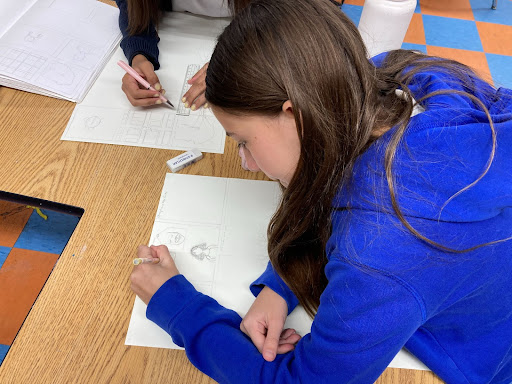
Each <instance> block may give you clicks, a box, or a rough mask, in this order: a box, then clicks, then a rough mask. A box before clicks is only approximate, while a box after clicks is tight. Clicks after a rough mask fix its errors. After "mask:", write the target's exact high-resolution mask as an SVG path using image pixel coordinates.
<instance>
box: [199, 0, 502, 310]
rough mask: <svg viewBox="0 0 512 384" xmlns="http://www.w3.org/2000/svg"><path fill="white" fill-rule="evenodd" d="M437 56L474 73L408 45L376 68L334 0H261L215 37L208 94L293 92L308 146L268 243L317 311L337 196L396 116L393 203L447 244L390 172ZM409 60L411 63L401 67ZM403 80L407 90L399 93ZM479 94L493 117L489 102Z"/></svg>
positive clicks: (246, 102)
mask: <svg viewBox="0 0 512 384" xmlns="http://www.w3.org/2000/svg"><path fill="white" fill-rule="evenodd" d="M432 65H435V66H436V67H438V68H442V69H444V70H446V71H448V72H449V73H453V75H454V76H457V77H459V78H461V79H463V78H467V76H468V73H469V74H472V72H471V71H470V69H469V68H467V67H465V66H462V65H461V64H459V63H456V62H453V61H449V60H443V59H439V58H436V59H433V58H428V57H427V56H425V55H419V54H416V53H413V52H410V51H396V52H392V53H391V54H389V55H388V57H387V59H386V62H385V63H384V65H383V66H382V67H381V68H376V67H375V66H374V65H373V64H372V63H371V62H370V61H369V60H368V59H367V52H366V50H365V48H364V43H363V41H362V39H361V37H360V35H359V32H358V30H357V28H356V26H355V25H354V24H353V23H352V22H351V21H350V20H349V19H348V17H346V16H345V15H344V13H343V12H341V11H340V10H339V8H338V7H336V6H335V5H333V4H332V3H331V2H329V1H327V0H294V1H289V0H255V1H253V2H251V4H250V5H249V6H247V7H246V8H245V9H244V10H243V11H242V12H240V14H238V15H237V16H236V17H235V19H234V20H233V21H232V23H231V24H230V25H229V26H228V27H227V28H226V29H225V31H224V32H223V33H222V34H221V36H220V37H219V39H218V44H217V46H216V48H215V51H214V53H213V55H212V57H211V60H210V64H209V67H208V72H207V77H206V98H207V100H208V102H209V103H211V104H212V105H213V106H215V107H218V108H220V109H222V110H223V111H225V112H227V113H231V114H234V115H264V116H277V115H278V114H279V113H280V112H281V108H282V105H283V103H284V102H285V101H287V100H290V101H291V102H292V105H293V111H294V116H295V122H296V125H297V133H298V135H299V139H300V143H301V154H300V158H299V162H298V164H297V169H296V171H295V174H294V176H293V178H292V180H291V181H290V184H289V186H288V188H286V189H284V190H283V196H282V200H281V203H280V206H279V208H278V209H277V211H276V213H275V214H274V216H273V217H272V220H271V222H270V224H269V227H268V237H269V241H268V252H269V257H270V261H271V263H272V265H273V267H274V269H275V270H276V272H277V273H279V275H280V276H281V277H282V278H283V280H284V281H285V282H286V283H287V284H288V286H289V287H290V288H291V289H292V291H293V292H294V293H295V294H296V296H297V298H298V299H299V302H300V303H301V304H302V305H303V307H304V308H305V310H306V311H307V312H308V314H309V315H311V316H313V315H314V313H315V311H316V310H317V308H318V305H319V302H320V295H321V293H322V292H323V290H324V289H325V286H326V285H327V280H326V277H325V274H324V267H325V265H326V262H327V258H326V255H325V245H326V242H327V240H328V238H329V236H330V234H331V215H332V209H333V208H332V202H333V199H334V197H335V195H336V193H337V192H338V191H339V190H340V189H341V188H342V187H343V186H345V185H347V184H348V183H349V181H350V175H351V171H352V169H353V165H354V163H355V161H356V159H357V157H358V156H359V155H360V154H361V153H363V152H364V151H365V150H366V149H367V148H368V147H369V146H370V145H371V143H372V142H373V141H375V139H376V138H377V137H378V135H376V132H377V131H378V130H379V129H381V128H386V127H393V126H398V129H397V130H396V133H394V135H393V137H392V140H391V142H390V143H389V145H388V147H387V152H386V156H385V167H386V175H387V177H388V186H389V189H390V192H391V199H392V206H393V209H394V211H395V213H396V214H397V216H398V217H399V218H400V220H401V221H402V222H403V223H404V225H406V227H407V228H408V229H409V230H411V231H412V232H413V233H414V234H415V235H416V236H418V237H419V238H421V239H422V240H424V241H427V242H428V243H429V244H432V245H434V246H436V245H439V246H441V247H442V245H440V244H437V243H435V242H433V241H431V240H429V239H427V238H426V237H425V236H422V235H421V234H420V233H419V232H418V231H416V230H415V229H414V228H413V227H412V226H411V225H410V224H409V223H408V222H407V220H406V219H405V217H404V216H403V215H402V214H401V212H400V209H399V207H398V204H397V202H396V196H395V193H394V188H393V173H392V163H393V157H394V153H395V151H396V148H397V146H398V144H399V143H400V139H401V137H402V136H403V133H404V130H405V129H406V126H407V123H408V121H409V118H410V116H411V112H412V110H413V105H412V94H411V93H410V91H409V89H408V86H407V85H408V84H409V82H410V80H411V78H412V76H413V75H414V74H415V73H417V72H419V71H421V70H422V69H423V68H426V67H429V66H432ZM406 67H410V68H412V69H411V70H408V71H407V72H406V73H404V68H406ZM471 76H473V75H471ZM469 83H471V82H469ZM468 87H469V88H468V90H470V89H471V84H469V85H468ZM398 88H401V89H403V91H404V92H405V94H406V95H408V96H409V97H405V98H400V97H397V96H396V94H395V90H396V89H398ZM468 95H469V94H468ZM469 96H471V95H469ZM427 97H428V96H426V97H425V98H427ZM425 98H424V99H425ZM472 98H473V99H476V98H474V97H472ZM423 101H424V100H423V99H421V100H418V102H419V103H420V104H421V103H422V102H423ZM475 102H477V104H478V105H480V106H481V107H483V109H484V110H485V111H486V113H487V115H488V117H489V118H490V115H489V113H488V111H487V110H486V109H485V105H483V104H482V103H481V102H479V101H478V100H475ZM490 122H491V129H492V130H493V137H495V134H494V128H493V126H492V121H491V120H490ZM494 147H495V144H494V145H493V150H494ZM492 156H493V154H492V153H491V154H490V161H491V160H492ZM468 187H470V186H468Z"/></svg>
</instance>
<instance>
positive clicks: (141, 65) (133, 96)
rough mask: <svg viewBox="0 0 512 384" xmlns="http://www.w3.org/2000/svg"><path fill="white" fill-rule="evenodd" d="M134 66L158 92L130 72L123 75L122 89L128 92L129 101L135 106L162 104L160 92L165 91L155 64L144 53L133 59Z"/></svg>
mask: <svg viewBox="0 0 512 384" xmlns="http://www.w3.org/2000/svg"><path fill="white" fill-rule="evenodd" d="M132 68H133V69H134V70H135V71H137V73H138V74H139V75H141V76H142V77H143V78H144V79H146V80H147V82H148V83H149V84H151V85H152V86H153V88H155V89H156V90H157V91H158V92H155V91H152V90H148V89H145V88H144V87H143V86H142V85H141V84H139V83H138V81H137V80H135V79H134V78H133V77H131V76H130V75H128V74H125V75H124V76H123V80H122V87H121V88H122V90H123V92H124V93H125V94H126V97H127V98H128V101H129V102H130V104H132V105H133V106H135V107H147V106H150V105H155V104H161V103H162V100H160V94H164V93H165V91H164V90H163V89H162V86H161V85H160V80H159V79H158V76H157V75H156V73H155V70H154V67H153V64H152V63H151V61H149V60H148V59H147V58H146V57H145V56H143V55H136V56H135V57H134V58H133V60H132Z"/></svg>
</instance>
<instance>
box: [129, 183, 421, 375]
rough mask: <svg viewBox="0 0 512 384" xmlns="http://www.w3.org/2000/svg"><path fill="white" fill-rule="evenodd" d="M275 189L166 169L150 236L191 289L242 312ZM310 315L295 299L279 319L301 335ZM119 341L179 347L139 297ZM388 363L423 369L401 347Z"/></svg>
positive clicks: (262, 255)
mask: <svg viewBox="0 0 512 384" xmlns="http://www.w3.org/2000/svg"><path fill="white" fill-rule="evenodd" d="M280 197H281V190H280V188H279V184H278V183H277V182H271V181H255V180H241V179H227V178H219V177H207V176H194V175H185V174H171V173H169V174H167V176H166V178H165V182H164V186H163V189H162V194H161V197H160V202H159V205H158V209H157V213H156V217H155V222H154V226H153V231H152V233H151V238H150V241H149V244H150V245H160V244H165V245H166V246H167V247H168V248H169V250H170V252H171V255H172V257H173V258H174V261H175V263H176V266H177V268H178V270H179V271H180V273H181V274H183V275H184V276H185V277H186V278H187V279H188V280H189V281H190V282H191V283H192V284H193V285H194V287H195V288H196V289H197V290H198V291H200V292H202V293H204V294H206V295H209V296H211V297H213V298H214V299H215V300H217V301H218V302H219V303H220V304H221V305H223V306H224V307H226V308H230V309H232V310H234V311H236V312H237V313H238V314H239V315H240V316H241V317H243V316H244V315H245V314H246V313H247V311H248V310H249V308H250V306H251V305H252V303H253V301H254V296H253V295H252V293H251V292H250V291H249V286H250V284H251V283H252V282H253V281H254V280H256V279H257V278H258V277H259V276H260V275H261V274H262V273H263V271H264V270H265V268H266V266H267V263H268V253H267V226H268V223H269V221H270V218H271V217H272V215H273V213H274V212H275V209H276V208H277V206H278V204H279V200H280ZM311 323H312V321H311V319H310V318H309V317H308V316H307V315H306V312H305V311H304V310H303V309H302V307H297V308H296V309H295V310H294V311H293V312H292V313H291V314H290V316H288V319H287V321H286V324H285V327H286V328H295V329H296V330H297V332H298V333H299V334H301V335H305V334H307V333H309V332H310V329H311ZM125 344H127V345H137V346H145V347H157V348H174V349H180V347H178V346H177V345H176V344H174V343H173V341H172V339H171V337H170V336H169V334H167V333H166V332H165V331H163V330H162V329H161V328H160V327H158V326H157V325H156V324H154V323H153V322H151V321H149V320H148V319H146V305H145V304H144V303H143V302H142V300H140V299H139V298H138V297H136V298H135V303H134V307H133V311H132V316H131V319H130V324H129V327H128V332H127V334H126V341H125ZM390 367H395V368H409V369H428V368H426V367H425V366H424V365H423V364H422V363H421V362H420V361H419V360H417V359H416V358H415V357H414V356H412V355H411V354H409V353H408V352H406V351H404V350H403V351H400V353H398V355H397V356H396V357H395V359H394V360H393V361H392V363H391V364H390Z"/></svg>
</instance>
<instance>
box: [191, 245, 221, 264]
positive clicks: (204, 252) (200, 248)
mask: <svg viewBox="0 0 512 384" xmlns="http://www.w3.org/2000/svg"><path fill="white" fill-rule="evenodd" d="M213 248H217V246H216V245H207V244H206V243H201V244H198V245H195V246H193V247H192V248H191V249H190V254H191V255H192V256H194V257H195V258H196V259H198V260H204V259H207V260H215V255H213V253H212V251H211V250H212V249H213Z"/></svg>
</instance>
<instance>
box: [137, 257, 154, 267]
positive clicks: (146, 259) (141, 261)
mask: <svg viewBox="0 0 512 384" xmlns="http://www.w3.org/2000/svg"><path fill="white" fill-rule="evenodd" d="M159 262H160V259H159V258H158V257H137V258H135V259H133V265H139V264H158V263H159Z"/></svg>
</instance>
